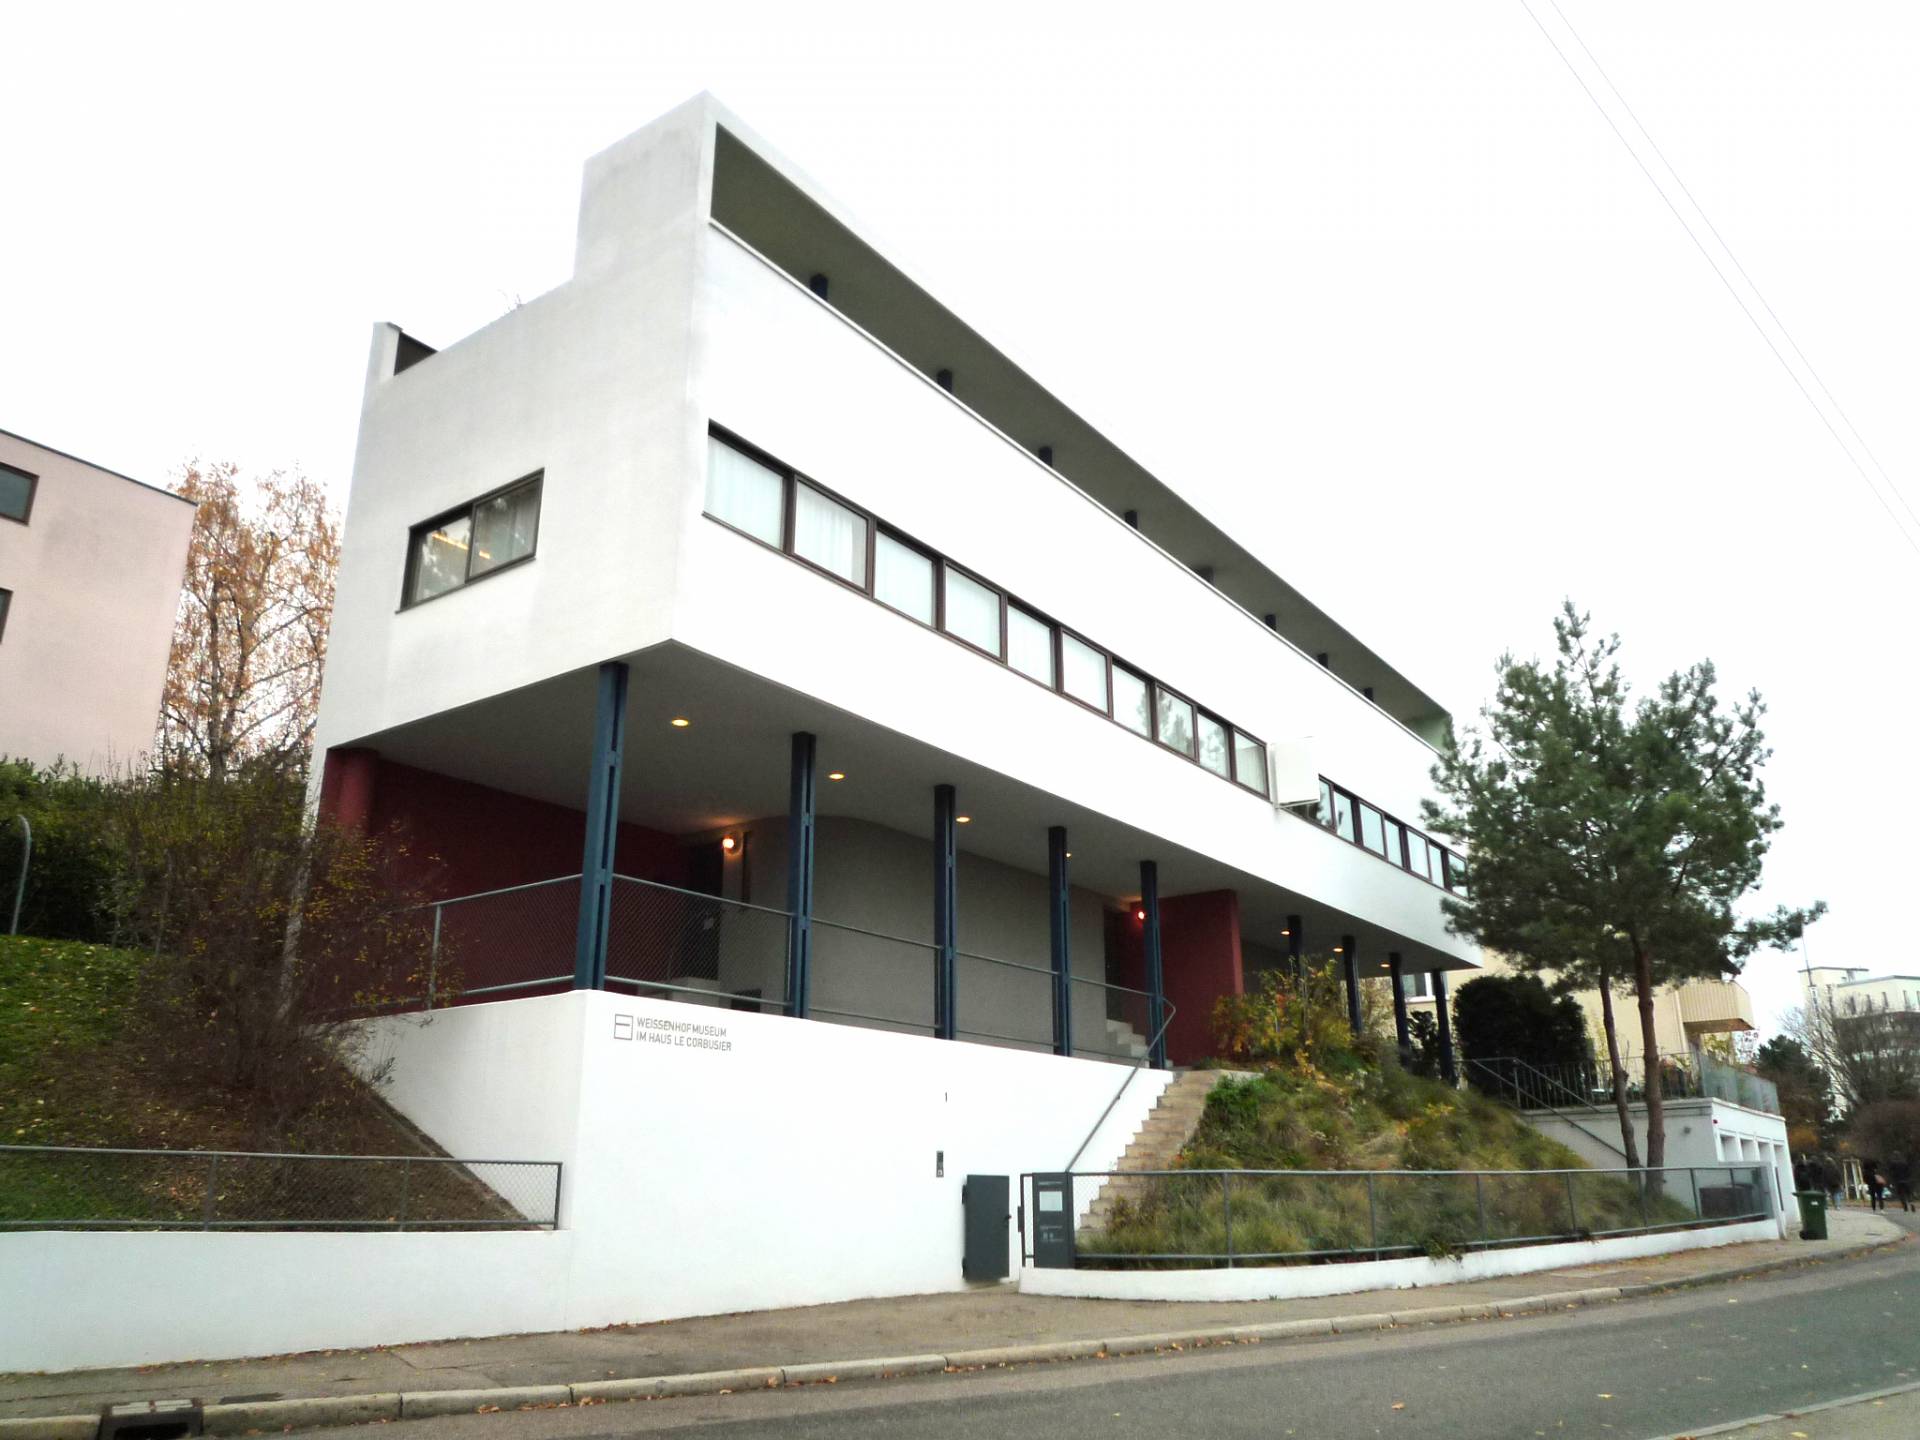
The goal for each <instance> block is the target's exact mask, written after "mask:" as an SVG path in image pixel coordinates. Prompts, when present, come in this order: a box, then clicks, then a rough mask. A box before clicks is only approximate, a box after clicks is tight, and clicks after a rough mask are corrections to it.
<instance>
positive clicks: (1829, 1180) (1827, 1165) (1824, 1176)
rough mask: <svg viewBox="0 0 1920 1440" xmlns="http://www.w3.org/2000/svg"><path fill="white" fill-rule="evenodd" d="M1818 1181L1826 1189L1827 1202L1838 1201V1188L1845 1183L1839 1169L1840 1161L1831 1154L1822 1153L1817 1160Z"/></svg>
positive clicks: (1837, 1202) (1834, 1202) (1830, 1203)
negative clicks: (1818, 1169) (1818, 1168)
mask: <svg viewBox="0 0 1920 1440" xmlns="http://www.w3.org/2000/svg"><path fill="white" fill-rule="evenodd" d="M1819 1165H1820V1181H1821V1183H1822V1184H1823V1185H1825V1186H1826V1189H1827V1203H1828V1204H1829V1205H1838V1204H1839V1203H1840V1188H1841V1186H1843V1185H1844V1184H1846V1177H1845V1176H1844V1175H1843V1174H1842V1173H1841V1171H1840V1162H1839V1161H1838V1160H1836V1159H1835V1158H1834V1157H1833V1156H1832V1155H1830V1154H1829V1155H1822V1156H1821V1157H1820V1161H1819Z"/></svg>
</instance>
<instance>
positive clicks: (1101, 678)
mask: <svg viewBox="0 0 1920 1440" xmlns="http://www.w3.org/2000/svg"><path fill="white" fill-rule="evenodd" d="M1060 688H1061V689H1062V690H1064V691H1066V692H1067V694H1069V695H1071V696H1073V698H1074V699H1076V700H1079V701H1083V702H1084V703H1086V704H1088V705H1091V706H1093V708H1094V709H1096V710H1098V711H1099V712H1100V713H1101V714H1103V715H1104V714H1105V713H1106V711H1107V657H1106V655H1105V654H1103V653H1102V652H1101V651H1098V650H1096V649H1094V648H1093V646H1091V645H1089V644H1087V642H1086V641H1084V640H1078V639H1075V638H1074V637H1073V636H1071V635H1069V634H1067V632H1066V631H1064V630H1062V631H1061V632H1060Z"/></svg>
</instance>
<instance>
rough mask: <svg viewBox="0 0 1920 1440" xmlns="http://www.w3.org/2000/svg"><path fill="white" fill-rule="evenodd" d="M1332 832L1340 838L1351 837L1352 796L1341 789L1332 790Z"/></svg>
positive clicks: (1349, 838)
mask: <svg viewBox="0 0 1920 1440" xmlns="http://www.w3.org/2000/svg"><path fill="white" fill-rule="evenodd" d="M1333 833H1334V834H1336V835H1338V836H1339V837H1340V838H1341V839H1342V840H1351V839H1353V797H1352V796H1351V795H1348V794H1347V793H1345V792H1344V791H1341V790H1336V791H1334V792H1333Z"/></svg>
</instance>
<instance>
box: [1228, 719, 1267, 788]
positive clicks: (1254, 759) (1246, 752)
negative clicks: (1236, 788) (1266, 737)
mask: <svg viewBox="0 0 1920 1440" xmlns="http://www.w3.org/2000/svg"><path fill="white" fill-rule="evenodd" d="M1233 778H1234V779H1236V780H1238V781H1239V782H1240V783H1241V784H1242V785H1244V786H1246V787H1247V788H1248V789H1249V790H1258V791H1259V792H1260V793H1261V794H1262V795H1264V794H1266V793H1267V747H1266V746H1264V745H1262V744H1261V743H1260V742H1259V741H1258V740H1256V739H1254V738H1253V737H1252V736H1251V735H1242V734H1241V733H1240V732H1239V731H1238V730H1236V731H1234V732H1233Z"/></svg>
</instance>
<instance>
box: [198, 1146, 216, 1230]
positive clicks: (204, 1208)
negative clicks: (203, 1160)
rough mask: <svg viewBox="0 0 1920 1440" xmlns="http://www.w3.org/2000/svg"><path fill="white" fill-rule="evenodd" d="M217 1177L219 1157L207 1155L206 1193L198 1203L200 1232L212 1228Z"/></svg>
mask: <svg viewBox="0 0 1920 1440" xmlns="http://www.w3.org/2000/svg"><path fill="white" fill-rule="evenodd" d="M219 1176H220V1157H219V1156H218V1155H209V1156H208V1157H207V1193H206V1196H205V1198H203V1199H202V1200H201V1202H200V1228H201V1229H202V1230H211V1229H212V1228H213V1210H214V1198H215V1197H214V1189H215V1186H216V1185H217V1184H218V1183H219Z"/></svg>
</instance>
